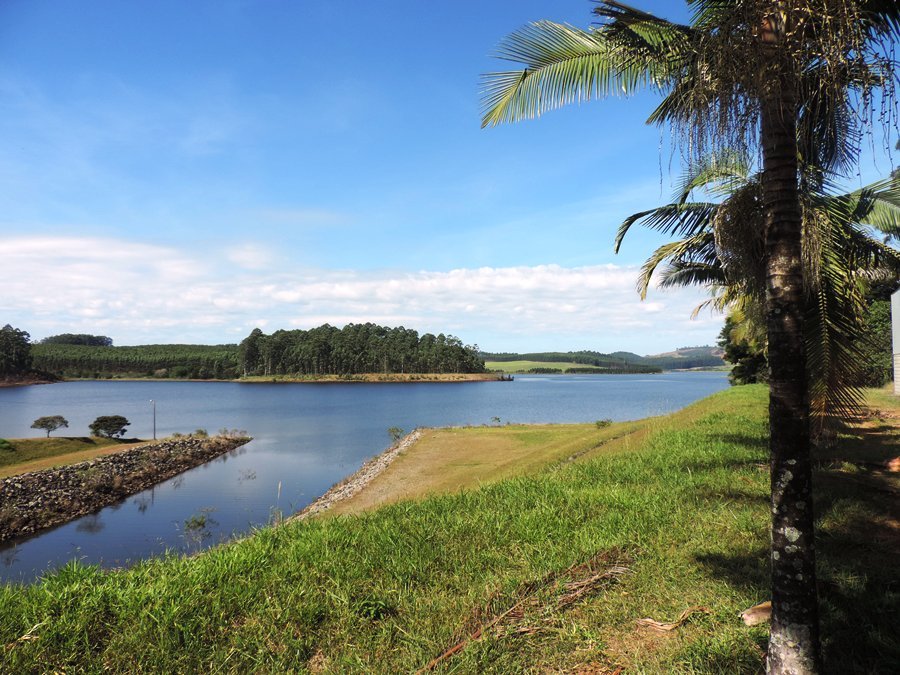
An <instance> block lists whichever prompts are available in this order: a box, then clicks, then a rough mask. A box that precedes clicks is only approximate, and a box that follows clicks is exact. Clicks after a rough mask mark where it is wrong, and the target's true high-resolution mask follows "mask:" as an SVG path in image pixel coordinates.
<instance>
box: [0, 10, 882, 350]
mask: <svg viewBox="0 0 900 675" xmlns="http://www.w3.org/2000/svg"><path fill="white" fill-rule="evenodd" d="M640 4H641V6H642V7H645V8H648V9H650V10H651V11H656V12H657V13H661V14H663V15H664V16H667V17H668V18H673V19H676V20H684V19H686V18H687V13H686V11H685V10H684V8H683V6H682V4H681V3H675V2H670V1H661V0H656V1H645V2H642V3H640ZM591 7H592V4H591V3H590V2H588V1H587V0H531V1H523V0H508V1H507V0H502V1H498V0H492V1H491V2H474V1H469V0H460V1H458V2H453V3H432V2H422V1H421V0H419V1H412V0H409V1H399V0H390V1H388V2H384V3H368V4H366V3H341V2H336V1H334V0H306V1H305V2H288V1H276V0H267V1H259V2H249V1H246V2H244V1H236V0H235V1H222V0H215V1H202V0H196V1H192V2H189V3H185V2H169V1H162V0H155V1H154V2H152V3H123V2H111V1H101V0H92V1H91V2H89V3H85V2H71V1H63V0H60V1H54V2H50V1H45V0H6V2H4V3H2V4H0V134H2V138H3V139H4V142H3V143H0V260H2V261H3V264H2V266H0V287H2V288H3V289H4V291H3V293H2V295H0V323H7V322H8V323H11V324H13V325H14V326H17V327H19V328H22V329H24V330H28V331H29V332H30V333H31V334H32V336H33V337H35V338H40V337H44V336H46V335H50V334H54V333H59V332H90V333H99V334H105V335H109V336H110V337H112V338H113V339H114V340H115V342H116V344H141V343H150V342H196V343H221V342H235V341H239V340H240V339H241V338H243V337H244V336H246V335H247V334H248V333H249V331H250V330H251V329H252V328H254V327H256V326H259V327H261V328H263V329H264V330H265V331H267V332H269V331H272V330H276V329H278V328H309V327H312V326H314V325H319V324H321V323H324V322H326V321H327V322H330V323H332V324H335V325H343V324H344V323H347V322H350V321H353V322H363V321H374V322H376V323H382V324H388V325H400V324H402V325H405V326H407V327H410V328H416V329H418V330H419V331H421V332H424V331H432V332H446V333H453V334H455V335H458V336H459V337H460V338H461V339H462V340H463V341H465V342H467V343H478V344H479V345H480V346H481V347H482V348H484V349H488V350H496V351H501V350H503V351H527V350H547V349H561V350H567V349H597V350H601V351H612V350H618V349H628V350H632V351H636V352H640V353H653V352H659V351H666V350H669V349H671V348H674V347H677V346H683V345H695V344H704V343H711V342H713V341H714V340H715V337H716V335H717V333H718V331H719V328H720V326H721V317H718V316H713V315H710V314H708V313H704V314H701V315H700V317H699V318H698V319H696V320H691V319H690V317H689V314H690V311H691V309H692V308H693V307H694V306H695V305H696V304H698V303H699V302H701V301H702V300H703V299H704V294H703V292H702V291H695V290H684V291H677V292H662V291H652V292H651V295H650V297H649V298H648V300H647V301H645V302H643V303H642V302H640V299H639V297H638V296H637V294H636V293H635V292H634V280H635V276H636V274H637V268H638V267H639V265H640V263H641V262H642V261H643V260H644V258H645V257H646V255H647V254H649V252H650V251H651V250H652V248H653V247H655V246H656V245H658V244H659V243H661V242H662V240H661V239H659V238H656V237H654V236H652V235H650V234H647V233H639V232H635V233H634V235H633V236H631V237H630V239H629V240H628V241H626V243H625V245H624V247H623V250H622V252H621V253H620V254H619V255H618V256H616V255H614V254H613V251H612V238H613V234H614V232H615V228H616V226H617V225H618V223H619V222H621V220H622V219H623V218H624V217H625V216H627V215H628V214H630V213H632V212H634V211H637V210H640V209H642V208H647V207H649V206H654V205H657V204H660V203H664V202H665V201H666V200H667V198H668V196H669V193H670V191H671V180H672V179H673V177H676V176H677V175H678V173H679V172H680V164H679V161H678V156H677V155H673V152H672V148H671V145H670V143H669V141H668V139H665V138H661V136H660V133H659V131H658V130H657V129H655V128H652V127H647V126H645V125H644V119H645V117H646V115H647V114H648V113H649V111H650V110H651V109H652V105H653V99H652V98H651V97H650V96H638V97H635V98H632V99H628V100H609V101H602V102H595V103H590V104H587V105H584V106H580V107H570V108H567V109H564V110H561V111H556V112H553V113H550V114H548V115H546V116H545V117H543V118H542V119H540V120H538V121H532V122H526V123H520V124H518V125H511V126H507V127H500V128H494V129H489V130H482V129H480V128H479V74H480V73H483V72H486V71H490V70H502V69H504V68H505V67H506V66H505V64H504V63H503V62H501V61H498V60H496V59H494V58H493V57H492V56H491V54H492V51H493V50H494V48H495V47H496V45H497V43H498V42H499V40H500V39H501V38H502V37H503V36H504V35H506V34H508V33H509V32H511V31H513V30H515V29H516V28H518V27H520V26H522V25H524V24H525V23H527V22H529V21H534V20H538V19H542V18H548V19H553V20H556V21H563V22H569V23H572V24H573V25H577V26H587V25H589V23H590V22H591V20H592V17H591V14H590V10H591ZM675 10H678V11H675ZM889 169H890V165H889V163H888V162H887V161H886V160H882V161H881V165H880V166H879V165H878V164H876V163H875V162H873V161H871V159H870V161H868V163H864V165H863V176H862V177H861V178H860V180H862V178H874V177H876V176H878V175H882V174H884V173H886V172H887V171H888V170H889Z"/></svg>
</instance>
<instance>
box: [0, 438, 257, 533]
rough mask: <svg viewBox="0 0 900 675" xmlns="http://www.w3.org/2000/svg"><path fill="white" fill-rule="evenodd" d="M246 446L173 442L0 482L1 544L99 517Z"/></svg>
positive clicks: (239, 441)
mask: <svg viewBox="0 0 900 675" xmlns="http://www.w3.org/2000/svg"><path fill="white" fill-rule="evenodd" d="M249 440H250V439H249V438H246V437H229V436H214V437H213V438H191V437H187V438H178V439H172V440H166V441H161V442H159V443H150V444H147V445H139V446H136V447H133V448H129V449H127V450H123V451H122V452H117V453H115V454H112V455H106V456H104V457H98V458H97V459H92V460H90V461H87V462H80V463H78V464H70V465H68V466H62V467H58V468H55V469H45V470H43V471H34V472H32V473H25V474H21V475H18V476H12V477H10V478H5V479H3V480H0V542H2V541H6V540H8V539H12V538H14V537H19V536H22V535H26V534H31V533H33V532H37V531H38V530H42V529H44V528H47V527H52V526H54V525H60V524H62V523H65V522H67V521H69V520H73V519H75V518H78V517H79V516H84V515H87V514H89V513H93V512H94V511H98V510H99V509H102V508H103V507H105V506H109V505H110V504H114V503H116V502H117V501H119V500H121V499H124V498H125V497H128V496H129V495H133V494H135V493H137V492H140V491H141V490H145V489H147V488H149V487H152V486H153V485H156V484H157V483H160V482H162V481H164V480H167V479H169V478H171V477H172V476H176V475H178V474H179V473H181V472H183V471H187V470H188V469H192V468H194V467H195V466H199V465H200V464H203V463H205V462H208V461H209V460H211V459H213V458H214V457H218V456H219V455H222V454H224V453H226V452H229V451H230V450H234V449H235V448H238V447H240V446H241V445H244V444H245V443H247V442H248V441H249Z"/></svg>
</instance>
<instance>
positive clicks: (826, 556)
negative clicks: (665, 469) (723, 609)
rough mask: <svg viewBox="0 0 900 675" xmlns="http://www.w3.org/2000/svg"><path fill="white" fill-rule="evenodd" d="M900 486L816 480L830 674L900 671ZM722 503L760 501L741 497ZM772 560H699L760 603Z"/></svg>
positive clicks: (717, 556) (854, 477)
mask: <svg viewBox="0 0 900 675" xmlns="http://www.w3.org/2000/svg"><path fill="white" fill-rule="evenodd" d="M895 451H896V448H895ZM870 452H877V450H875V451H872V450H870ZM898 483H900V481H898V479H897V478H896V477H895V476H892V475H889V474H885V473H880V472H861V473H860V472H857V473H847V472H844V471H835V470H820V471H818V472H817V473H816V476H815V490H816V497H815V499H816V504H815V507H816V515H817V522H818V523H819V525H818V530H817V558H818V559H817V566H818V577H819V598H820V607H821V620H822V636H823V650H824V657H825V663H826V672H832V673H897V672H900V625H898V622H900V578H898V574H897V572H898V568H900V563H898V561H900V489H898ZM710 496H714V495H712V494H711V495H710ZM721 496H722V498H726V499H728V498H734V499H756V498H758V497H757V496H756V495H743V494H742V492H741V491H734V494H730V493H729V494H723V495H721ZM768 555H769V551H768V549H767V548H765V547H760V548H759V549H756V550H753V551H752V552H750V553H746V552H745V553H742V554H735V555H729V554H728V553H710V554H701V555H697V556H696V557H695V559H696V560H697V562H698V563H700V565H702V566H703V568H705V570H706V571H707V572H708V573H709V574H710V575H712V576H713V577H716V578H719V579H724V580H726V581H727V582H728V583H729V585H731V586H733V587H735V588H740V589H742V590H743V591H745V592H747V593H749V594H751V595H758V597H759V600H760V601H762V600H765V599H767V598H768V597H769V595H768V587H769V560H768ZM736 620H737V619H736Z"/></svg>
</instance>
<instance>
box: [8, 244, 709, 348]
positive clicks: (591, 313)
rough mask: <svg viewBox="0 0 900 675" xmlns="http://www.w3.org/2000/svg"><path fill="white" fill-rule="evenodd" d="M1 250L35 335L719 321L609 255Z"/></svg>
mask: <svg viewBox="0 0 900 675" xmlns="http://www.w3.org/2000/svg"><path fill="white" fill-rule="evenodd" d="M0 259H2V260H3V261H4V264H3V265H2V267H0V286H2V287H3V288H4V289H5V293H4V294H3V297H2V299H0V312H2V318H0V322H2V323H6V322H7V321H9V322H10V323H13V325H16V326H17V327H20V328H23V329H24V330H28V331H29V332H31V333H32V335H34V336H35V337H42V336H44V335H48V334H52V333H58V332H98V333H99V332H102V333H104V334H107V335H110V336H111V337H113V338H114V339H115V340H116V342H117V344H129V343H142V342H175V341H179V342H181V341H184V342H208V343H214V342H226V341H235V340H239V339H241V338H242V337H243V336H244V335H246V334H247V333H248V332H249V330H250V329H251V328H252V327H254V326H262V327H266V330H276V329H278V328H290V327H301V328H308V327H312V326H316V325H320V324H322V323H325V322H328V323H331V324H333V325H343V324H346V323H349V322H366V321H372V322H375V323H381V324H388V325H399V324H403V325H406V326H407V327H410V328H416V329H417V330H419V331H421V332H424V331H431V332H445V333H448V332H449V333H454V334H456V335H459V336H460V337H461V338H462V339H463V340H464V341H466V342H479V343H480V344H481V345H482V346H483V347H485V348H487V349H492V350H528V349H579V348H595V349H601V350H604V349H605V350H615V349H629V350H633V351H643V352H652V351H661V350H665V349H670V348H672V347H676V346H681V345H684V344H698V343H703V342H710V341H711V340H712V339H713V338H714V336H715V334H716V332H717V331H718V326H719V324H720V319H719V318H718V317H710V316H708V315H703V316H702V317H701V318H700V319H699V320H696V321H691V320H690V318H689V317H690V312H691V310H692V308H693V307H695V306H696V305H697V304H698V303H699V302H700V301H701V300H702V299H703V296H702V294H701V293H699V292H697V291H694V290H679V291H675V292H671V291H670V292H662V291H653V292H652V293H651V296H652V299H651V300H648V301H646V302H643V303H641V302H640V300H639V298H638V295H637V293H636V292H635V287H634V284H635V279H636V276H637V273H638V270H637V268H633V267H618V266H615V265H595V266H584V267H562V266H559V265H552V264H550V265H535V266H518V267H481V268H477V269H454V270H451V271H446V272H435V271H427V270H425V271H417V272H397V271H393V272H392V271H376V272H368V271H367V272H351V271H346V270H309V269H307V270H299V271H293V270H290V268H286V270H290V271H286V270H278V269H273V268H272V267H271V262H272V260H273V259H274V257H273V256H272V255H271V253H270V252H269V251H267V250H265V249H263V248H260V247H256V246H242V247H238V248H235V249H228V250H226V251H224V252H222V253H221V254H219V258H216V254H215V253H210V252H208V253H206V254H205V255H204V256H203V257H200V256H198V255H192V254H188V253H185V252H183V251H179V250H177V249H174V248H170V247H165V246H157V245H150V244H145V243H140V242H133V241H125V240H118V239H99V238H78V237H65V238H59V237H21V238H13V239H7V240H0ZM235 265H238V266H240V267H241V269H239V270H236V269H235Z"/></svg>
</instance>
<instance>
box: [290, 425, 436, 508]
mask: <svg viewBox="0 0 900 675" xmlns="http://www.w3.org/2000/svg"><path fill="white" fill-rule="evenodd" d="M421 436H422V431H421V429H416V430H415V431H413V432H412V433H409V434H407V435H406V436H404V437H403V438H401V439H400V440H399V441H398V442H397V443H395V444H394V445H392V446H391V447H390V448H388V449H387V450H385V451H384V452H382V453H381V454H380V455H377V456H376V457H373V458H372V459H370V460H369V461H368V462H366V463H365V464H363V465H362V466H361V467H360V468H359V471H357V472H356V473H354V474H353V475H352V476H349V477H347V478H345V479H344V480H342V481H341V482H340V483H337V484H336V485H334V486H332V487H331V489H330V490H328V492H326V493H325V494H324V495H322V496H321V497H319V498H318V499H316V500H315V501H314V502H312V503H311V504H309V505H308V506H307V507H306V508H304V509H302V510H301V511H298V512H297V513H295V514H294V515H293V516H291V517H290V518H288V522H290V521H292V520H304V519H306V518H309V517H310V516H314V515H316V514H318V513H321V512H322V511H326V510H328V509H330V508H331V507H332V506H333V505H334V504H336V503H337V502H342V501H344V500H345V499H350V498H351V497H353V496H354V495H356V494H358V493H359V492H362V490H363V489H364V488H365V487H366V486H367V485H368V484H369V483H371V482H372V481H373V480H375V478H376V477H377V476H378V475H379V474H380V473H381V472H382V471H384V470H385V469H387V468H388V467H389V466H390V465H391V463H392V462H393V461H394V460H395V459H397V457H399V456H400V454H401V453H402V452H403V451H404V450H407V449H409V448H410V447H412V445H413V444H414V443H415V442H416V441H418V440H419V438H420V437H421Z"/></svg>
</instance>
